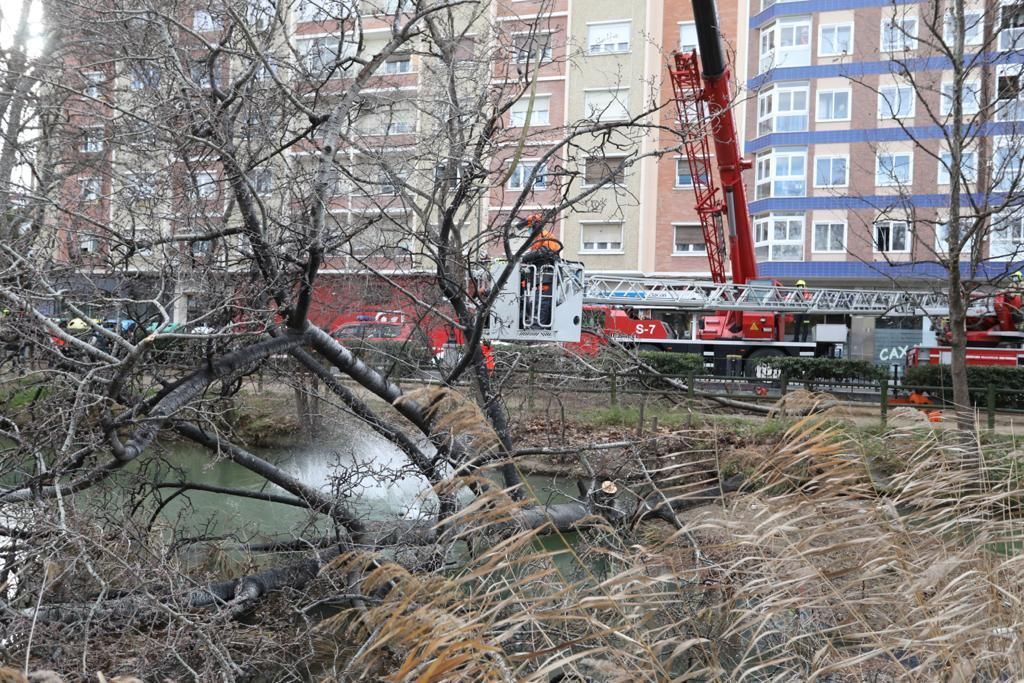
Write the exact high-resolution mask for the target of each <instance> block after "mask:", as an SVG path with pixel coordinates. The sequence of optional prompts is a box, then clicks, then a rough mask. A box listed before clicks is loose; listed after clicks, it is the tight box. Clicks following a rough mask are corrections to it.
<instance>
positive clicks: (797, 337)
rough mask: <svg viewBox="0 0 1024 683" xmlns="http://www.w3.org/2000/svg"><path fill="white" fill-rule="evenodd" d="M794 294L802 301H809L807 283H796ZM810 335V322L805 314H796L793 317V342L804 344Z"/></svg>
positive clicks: (800, 281)
mask: <svg viewBox="0 0 1024 683" xmlns="http://www.w3.org/2000/svg"><path fill="white" fill-rule="evenodd" d="M796 289H797V291H796V292H795V294H796V295H797V296H798V297H801V298H803V300H804V301H810V300H811V293H810V292H808V291H807V282H806V281H805V280H797V281H796ZM810 333H811V320H810V318H809V317H808V316H807V314H806V313H797V314H796V315H795V316H793V341H795V342H805V341H807V337H808V336H810Z"/></svg>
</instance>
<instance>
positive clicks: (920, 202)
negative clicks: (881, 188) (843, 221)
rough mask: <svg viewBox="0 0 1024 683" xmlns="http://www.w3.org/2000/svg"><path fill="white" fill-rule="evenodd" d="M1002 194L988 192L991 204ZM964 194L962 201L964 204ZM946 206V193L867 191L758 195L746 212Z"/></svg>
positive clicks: (978, 198)
mask: <svg viewBox="0 0 1024 683" xmlns="http://www.w3.org/2000/svg"><path fill="white" fill-rule="evenodd" d="M1005 198H1006V195H1005V194H998V193H992V194H990V195H989V202H990V203H991V204H994V205H995V204H997V203H1001V202H1003V201H1004V200H1005ZM983 200H984V197H983V196H982V195H980V194H975V195H974V196H973V198H972V201H974V203H975V204H981V203H983ZM966 201H967V200H966V198H965V199H964V203H965V204H966ZM946 206H949V195H948V194H910V195H900V194H890V195H867V196H863V197H853V196H848V195H847V196H826V197H773V198H771V199H758V200H756V201H752V202H750V213H751V214H757V213H765V212H766V211H814V210H818V209H875V210H878V211H882V210H886V209H889V210H894V209H900V208H902V209H910V208H921V209H924V208H932V209H937V208H942V207H946Z"/></svg>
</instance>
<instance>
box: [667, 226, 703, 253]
mask: <svg viewBox="0 0 1024 683" xmlns="http://www.w3.org/2000/svg"><path fill="white" fill-rule="evenodd" d="M679 228H686V229H687V230H696V231H697V234H698V235H700V236H701V241H700V243H695V242H686V244H687V245H688V246H689V247H691V248H690V249H683V250H680V249H679V244H680V243H679V240H678V239H677V238H676V231H677V230H678V229H679ZM694 247H696V248H694ZM707 253H708V245H707V244H706V243H705V242H704V239H703V228H702V227H701V224H700V223H673V224H672V255H673V256H704V255H706V254H707Z"/></svg>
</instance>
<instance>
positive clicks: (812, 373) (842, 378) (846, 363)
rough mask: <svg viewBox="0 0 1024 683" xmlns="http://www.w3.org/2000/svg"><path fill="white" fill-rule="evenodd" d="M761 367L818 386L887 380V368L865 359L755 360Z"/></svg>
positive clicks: (782, 357)
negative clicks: (829, 383)
mask: <svg viewBox="0 0 1024 683" xmlns="http://www.w3.org/2000/svg"><path fill="white" fill-rule="evenodd" d="M754 362H755V363H757V365H758V366H761V367H769V368H773V369H776V370H779V371H781V372H785V373H786V377H788V378H789V379H790V380H796V381H799V382H806V383H807V384H809V385H810V386H812V387H813V386H814V384H816V383H827V382H850V381H855V380H864V381H868V380H881V379H885V378H886V376H887V375H886V370H885V368H883V367H881V366H878V365H875V364H874V363H872V362H870V361H866V360H850V359H848V358H798V357H791V356H771V357H768V358H760V359H757V360H755V361H754Z"/></svg>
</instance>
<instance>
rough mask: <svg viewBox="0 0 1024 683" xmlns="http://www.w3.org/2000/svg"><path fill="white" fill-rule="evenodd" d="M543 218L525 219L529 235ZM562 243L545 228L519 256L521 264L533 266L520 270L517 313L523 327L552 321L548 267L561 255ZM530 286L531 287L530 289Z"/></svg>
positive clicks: (552, 279) (540, 216)
mask: <svg viewBox="0 0 1024 683" xmlns="http://www.w3.org/2000/svg"><path fill="white" fill-rule="evenodd" d="M543 221H544V216H543V215H541V214H539V213H535V214H531V215H530V216H528V217H527V218H526V228H527V230H528V231H529V234H531V235H532V234H533V233H534V232H536V230H537V227H538V226H540V225H542V224H543ZM562 249H563V247H562V243H561V242H559V241H558V239H557V238H556V237H555V236H554V234H553V233H552V232H551V231H550V230H548V229H547V228H546V227H543V228H541V231H540V233H539V234H538V235H537V236H536V237H535V238H534V239H533V242H531V243H530V247H529V250H528V251H527V252H526V254H524V255H523V261H522V263H523V265H524V266H533V267H534V268H535V270H530V269H522V270H521V271H520V283H519V292H520V297H521V301H520V311H521V315H522V316H523V321H522V325H523V327H524V328H525V327H547V326H549V325H550V324H551V322H552V320H551V318H552V284H553V282H554V273H553V272H551V271H552V269H551V268H545V266H554V265H555V263H557V262H558V259H559V258H560V257H559V254H561V252H562ZM531 284H532V285H533V286H532V287H531Z"/></svg>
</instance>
